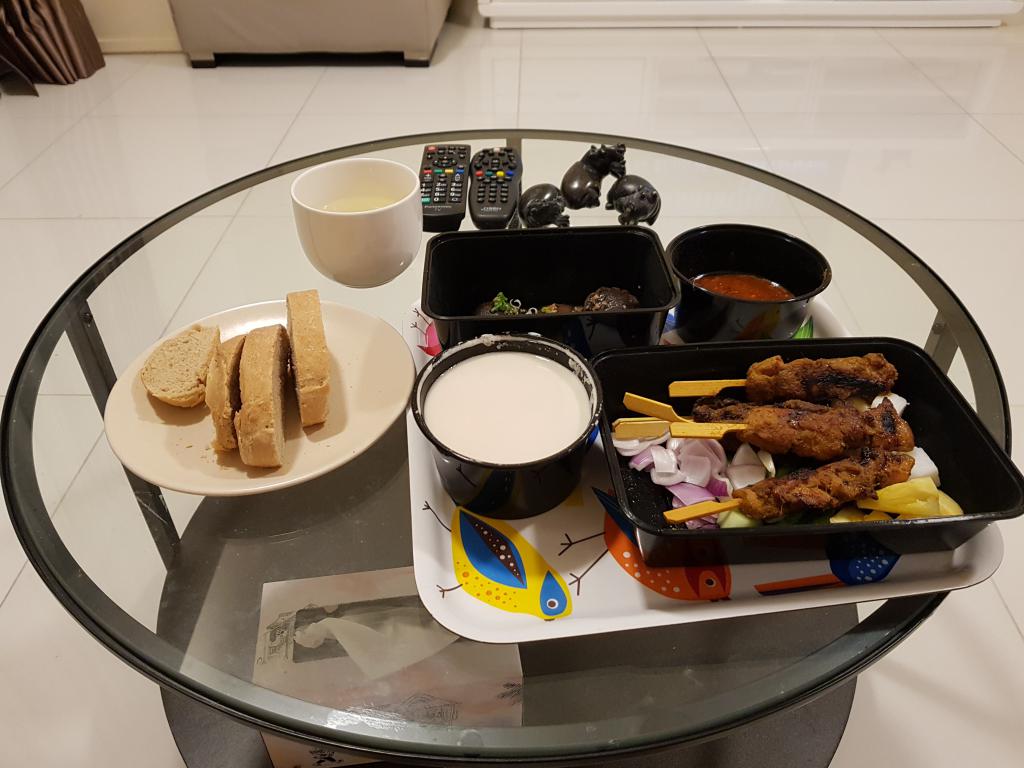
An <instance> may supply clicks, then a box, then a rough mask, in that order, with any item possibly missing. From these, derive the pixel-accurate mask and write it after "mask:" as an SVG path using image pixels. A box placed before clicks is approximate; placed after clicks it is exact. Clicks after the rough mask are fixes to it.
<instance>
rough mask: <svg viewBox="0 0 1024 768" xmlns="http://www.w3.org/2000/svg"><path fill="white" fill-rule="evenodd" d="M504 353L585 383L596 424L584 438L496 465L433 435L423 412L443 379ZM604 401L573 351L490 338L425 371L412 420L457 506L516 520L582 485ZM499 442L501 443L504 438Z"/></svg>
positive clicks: (528, 340)
mask: <svg viewBox="0 0 1024 768" xmlns="http://www.w3.org/2000/svg"><path fill="white" fill-rule="evenodd" d="M500 352H527V353H529V354H534V355H540V356H542V357H546V358H548V359H550V360H554V361H555V362H556V363H559V364H560V365H562V366H564V367H565V368H567V369H568V370H569V371H571V372H572V373H574V374H575V375H576V376H577V377H578V378H579V380H580V381H581V382H582V383H583V387H584V389H586V390H587V395H588V397H589V399H590V408H591V411H590V420H589V422H588V423H587V427H586V429H585V430H584V431H583V432H582V433H581V434H580V435H579V437H578V438H577V439H576V440H574V441H573V442H572V443H571V444H570V445H568V446H566V447H565V448H564V449H563V450H561V451H559V452H558V453H556V454H554V455H552V456H547V457H545V458H542V459H540V460H537V461H531V462H527V463H523V464H491V463H488V462H484V461H478V460H476V459H474V458H472V457H469V456H463V455H461V454H459V453H457V452H456V451H454V450H452V449H451V448H449V447H448V446H447V445H445V444H444V443H442V442H441V441H440V440H438V438H437V437H436V436H435V435H434V434H433V433H432V432H431V431H430V428H429V427H428V426H427V423H426V419H425V418H424V416H423V407H424V404H425V403H426V398H427V393H428V392H429V391H430V387H431V385H432V384H433V383H434V382H435V381H436V380H437V378H438V377H439V376H441V374H443V373H444V372H445V371H447V370H448V369H450V368H451V367H452V366H454V365H456V364H457V363H460V362H462V361H463V360H467V359H469V358H470V357H475V356H476V355H484V354H495V353H500ZM601 402H602V398H601V387H600V384H598V381H597V377H596V376H595V374H594V372H593V369H592V368H591V367H590V365H589V364H588V363H587V362H586V360H584V359H583V358H582V357H580V356H579V355H578V354H577V353H576V352H574V351H573V350H572V349H569V348H568V347H566V346H565V345H563V344H559V343H557V342H553V341H550V340H548V339H542V338H539V337H536V336H507V335H506V336H494V335H485V336H483V337H481V338H478V339H473V340H470V341H468V342H466V343H464V344H460V345H458V346H456V347H453V348H452V349H449V350H447V351H445V352H442V353H441V354H440V355H438V356H437V357H435V358H434V359H433V360H431V361H430V362H429V363H427V364H426V365H425V366H424V367H423V369H422V370H421V371H420V373H419V375H418V376H417V377H416V383H415V385H414V386H413V391H412V415H413V418H414V419H415V420H416V426H418V427H419V429H420V431H421V432H422V433H423V435H424V436H425V437H426V438H427V440H429V441H430V446H431V453H432V454H433V457H434V464H435V465H436V466H437V471H438V474H439V475H440V476H441V484H442V485H443V486H444V488H445V490H446V491H447V492H448V495H449V496H451V497H452V501H454V502H455V503H456V504H458V505H460V506H462V507H465V508H466V509H468V510H470V511H471V512H475V513H477V514H479V515H484V516H486V517H496V518H501V519H505V520H511V519H517V518H523V517H532V516H533V515H539V514H540V513H542V512H546V511H548V510H549V509H552V508H554V507H556V506H558V505H559V504H561V503H562V502H563V501H564V500H565V499H566V497H567V496H568V495H569V494H570V493H572V491H573V489H574V488H575V487H576V486H577V485H578V484H579V482H580V473H581V472H582V469H583V459H584V458H585V457H586V454H587V449H588V448H589V447H590V445H591V444H592V443H593V441H594V440H595V438H596V436H597V422H598V419H599V418H600V415H601ZM501 406H502V404H501V403H500V402H497V403H495V407H496V408H500V407H501ZM495 439H500V435H498V436H496V437H495Z"/></svg>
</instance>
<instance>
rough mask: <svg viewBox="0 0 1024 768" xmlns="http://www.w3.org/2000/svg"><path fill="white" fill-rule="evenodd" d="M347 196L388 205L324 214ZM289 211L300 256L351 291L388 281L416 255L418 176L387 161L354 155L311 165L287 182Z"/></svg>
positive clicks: (420, 215)
mask: <svg viewBox="0 0 1024 768" xmlns="http://www.w3.org/2000/svg"><path fill="white" fill-rule="evenodd" d="M349 196H353V197H362V196H373V197H381V198H385V199H388V200H393V201H394V202H392V203H391V204H390V205H386V206H384V207H382V208H373V209H371V210H368V211H359V212H355V213H339V212H335V211H325V210H324V206H325V205H327V204H329V203H331V202H333V201H335V200H338V199H339V198H344V197H349ZM292 210H293V211H294V213H295V227H296V229H297V230H298V233H299V241H300V242H301V243H302V250H303V251H305V253H306V258H308V259H309V261H310V263H312V265H313V266H314V267H316V268H317V270H318V271H319V272H320V273H322V274H323V275H326V276H327V277H329V278H331V279H332V280H335V281H337V282H339V283H341V284H343V285H347V286H350V287H352V288H373V287H374V286H377V285H383V284H384V283H387V282H389V281H391V280H394V279H395V278H396V277H398V275H400V274H402V272H404V271H405V269H406V268H407V267H408V266H409V265H410V264H412V262H413V260H414V259H415V258H416V254H417V253H418V252H419V248H420V241H421V235H422V232H423V205H422V203H421V202H420V182H419V178H418V177H417V176H416V174H415V173H414V172H413V171H412V170H411V169H409V168H407V167H406V166H404V165H402V164H401V163H396V162H394V161H392V160H384V159H381V158H371V157H355V158H349V159H345V160H334V161H333V162H330V163H324V164H323V165H317V166H314V167H313V168H310V169H309V170H307V171H305V172H304V173H303V174H301V175H300V176H299V177H298V178H297V179H295V181H294V182H293V183H292Z"/></svg>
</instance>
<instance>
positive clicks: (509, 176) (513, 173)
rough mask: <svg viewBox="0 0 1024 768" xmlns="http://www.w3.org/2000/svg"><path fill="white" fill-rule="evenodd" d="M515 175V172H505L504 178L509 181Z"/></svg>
mask: <svg viewBox="0 0 1024 768" xmlns="http://www.w3.org/2000/svg"><path fill="white" fill-rule="evenodd" d="M515 175H516V172H515V171H505V176H506V177H508V178H510V179H511V178H512V177H513V176H515Z"/></svg>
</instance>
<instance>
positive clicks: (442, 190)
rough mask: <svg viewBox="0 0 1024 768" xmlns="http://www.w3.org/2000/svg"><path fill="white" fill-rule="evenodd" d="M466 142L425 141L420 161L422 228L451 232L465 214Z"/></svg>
mask: <svg viewBox="0 0 1024 768" xmlns="http://www.w3.org/2000/svg"><path fill="white" fill-rule="evenodd" d="M468 166H469V145H468V144H428V145H427V146H425V147H424V148H423V159H422V162H420V199H421V200H422V202H423V231H424V232H454V231H456V230H457V229H458V228H459V226H460V225H461V224H462V220H463V219H464V218H465V217H466V186H467V184H466V169H467V167H468Z"/></svg>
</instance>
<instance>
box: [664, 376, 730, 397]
mask: <svg viewBox="0 0 1024 768" xmlns="http://www.w3.org/2000/svg"><path fill="white" fill-rule="evenodd" d="M746 384H747V380H746V379H705V380H703V381H673V382H672V383H671V384H669V385H668V394H669V397H705V396H710V395H717V394H718V393H719V392H721V391H722V390H723V389H729V387H744V386H746Z"/></svg>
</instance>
